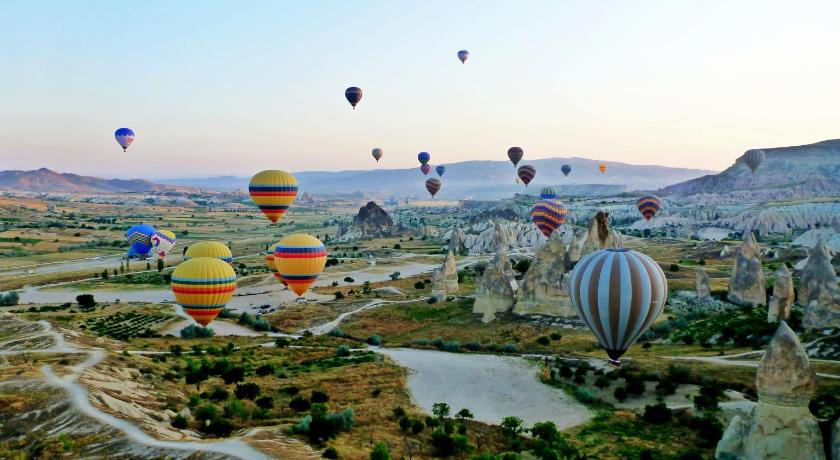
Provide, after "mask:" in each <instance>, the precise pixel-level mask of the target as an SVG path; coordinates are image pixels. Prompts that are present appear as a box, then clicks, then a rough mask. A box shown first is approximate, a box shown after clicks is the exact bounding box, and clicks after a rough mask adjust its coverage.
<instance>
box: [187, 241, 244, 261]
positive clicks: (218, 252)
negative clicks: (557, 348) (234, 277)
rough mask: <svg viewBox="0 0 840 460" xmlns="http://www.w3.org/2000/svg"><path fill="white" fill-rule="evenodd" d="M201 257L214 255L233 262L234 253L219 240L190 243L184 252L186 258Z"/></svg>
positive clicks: (215, 257)
mask: <svg viewBox="0 0 840 460" xmlns="http://www.w3.org/2000/svg"><path fill="white" fill-rule="evenodd" d="M199 257H212V258H214V259H219V260H221V261H222V262H227V263H229V264H232V263H233V253H232V252H230V248H229V247H227V246H226V245H224V244H222V243H219V242H218V241H199V242H198V243H195V244H192V245H190V247H188V248H187V252H185V253H184V260H190V259H197V258H199Z"/></svg>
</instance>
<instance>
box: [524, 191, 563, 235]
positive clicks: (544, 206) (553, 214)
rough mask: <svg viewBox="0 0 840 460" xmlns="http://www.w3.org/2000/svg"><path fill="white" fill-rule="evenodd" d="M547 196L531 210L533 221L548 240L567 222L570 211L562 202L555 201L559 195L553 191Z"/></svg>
mask: <svg viewBox="0 0 840 460" xmlns="http://www.w3.org/2000/svg"><path fill="white" fill-rule="evenodd" d="M540 195H541V196H542V195H543V194H542V193H541V194H540ZM546 195H547V197H543V199H541V200H540V201H537V203H536V204H534V207H533V208H531V220H532V221H533V222H534V223H535V224H536V225H537V228H539V229H540V231H541V232H542V234H543V235H545V237H546V238H550V237H551V234H552V232H554V230H557V227H559V226H561V225H563V222H566V214H568V211H567V210H566V207H565V206H564V205H563V203H562V202H560V200H556V199H554V198H555V197H556V196H557V195H554V194H553V190H552V193H550V194H546Z"/></svg>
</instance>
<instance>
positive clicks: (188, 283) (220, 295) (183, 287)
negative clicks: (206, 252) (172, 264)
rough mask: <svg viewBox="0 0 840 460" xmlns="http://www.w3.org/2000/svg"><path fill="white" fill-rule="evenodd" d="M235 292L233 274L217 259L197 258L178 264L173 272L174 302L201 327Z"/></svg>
mask: <svg viewBox="0 0 840 460" xmlns="http://www.w3.org/2000/svg"><path fill="white" fill-rule="evenodd" d="M235 290H236V272H234V271H233V268H232V267H231V266H230V265H228V264H226V263H224V262H222V261H221V260H219V259H214V258H212V257H198V258H195V259H190V260H187V261H184V262H181V264H180V265H178V266H177V267H176V268H175V271H173V272H172V292H173V293H174V294H175V301H176V302H178V303H179V304H180V305H181V306H182V307H184V311H185V312H187V314H188V315H190V316H191V317H192V319H194V320H195V322H196V323H198V324H201V325H202V326H207V325H208V324H210V322H211V321H213V320H214V319H215V318H216V316H218V315H219V313H220V312H221V311H222V308H223V307H224V306H225V305H227V303H228V302H229V301H230V299H231V297H233V291H235Z"/></svg>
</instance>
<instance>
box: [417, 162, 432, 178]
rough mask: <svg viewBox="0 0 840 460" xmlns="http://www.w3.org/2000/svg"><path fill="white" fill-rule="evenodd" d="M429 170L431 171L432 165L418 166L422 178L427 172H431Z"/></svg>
mask: <svg viewBox="0 0 840 460" xmlns="http://www.w3.org/2000/svg"><path fill="white" fill-rule="evenodd" d="M431 170H432V165H430V164H424V165H420V172H422V173H423V175H424V176H426V175H428V174H429V171H431Z"/></svg>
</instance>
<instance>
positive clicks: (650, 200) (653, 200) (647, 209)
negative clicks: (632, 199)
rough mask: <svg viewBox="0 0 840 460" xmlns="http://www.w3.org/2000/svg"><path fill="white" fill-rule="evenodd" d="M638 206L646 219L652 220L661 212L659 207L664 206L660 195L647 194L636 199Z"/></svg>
mask: <svg viewBox="0 0 840 460" xmlns="http://www.w3.org/2000/svg"><path fill="white" fill-rule="evenodd" d="M636 207H637V208H638V209H639V212H640V213H642V216H643V217H644V218H645V220H651V219H652V218H653V216H655V215H656V213H657V212H659V208H660V207H662V202H661V201H660V200H659V197H658V196H654V195H645V196H643V197H641V198H639V199H638V200H636Z"/></svg>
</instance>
